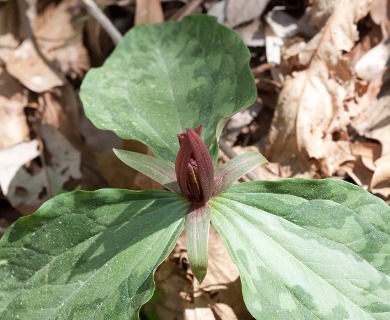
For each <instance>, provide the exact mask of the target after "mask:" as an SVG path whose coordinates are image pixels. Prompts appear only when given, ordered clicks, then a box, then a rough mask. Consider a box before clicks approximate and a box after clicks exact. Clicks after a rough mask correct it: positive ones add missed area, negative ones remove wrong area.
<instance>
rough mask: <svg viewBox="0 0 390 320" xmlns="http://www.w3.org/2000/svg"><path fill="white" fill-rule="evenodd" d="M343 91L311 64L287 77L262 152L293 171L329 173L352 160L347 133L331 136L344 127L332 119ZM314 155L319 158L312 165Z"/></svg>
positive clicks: (271, 159) (339, 105) (296, 172)
mask: <svg viewBox="0 0 390 320" xmlns="http://www.w3.org/2000/svg"><path fill="white" fill-rule="evenodd" d="M343 95H344V91H343V90H342V88H341V87H340V86H338V85H337V84H336V82H334V81H332V80H329V79H325V77H324V76H321V74H320V73H315V72H314V68H313V67H312V69H309V70H306V71H302V72H299V73H297V74H296V76H295V77H294V78H290V79H288V80H287V81H286V82H285V85H284V87H283V89H282V91H281V92H280V95H279V100H278V103H277V107H276V111H275V114H274V118H273V120H272V124H271V129H270V132H269V135H268V145H267V147H266V150H265V156H266V157H267V158H268V159H269V160H270V161H271V162H272V161H274V162H281V163H282V165H290V166H291V167H292V172H293V174H294V175H295V174H298V173H303V172H306V171H307V170H318V169H321V171H322V172H323V173H326V174H327V175H332V174H333V173H334V172H335V171H336V170H337V168H338V167H339V165H340V164H342V163H344V162H345V161H348V160H353V159H354V157H353V156H351V155H350V150H349V148H348V144H347V142H346V141H347V140H348V139H347V137H343V136H340V137H337V139H335V138H334V136H333V132H334V131H339V130H341V129H343V128H342V124H341V123H335V122H334V120H333V119H334V118H335V115H336V114H337V113H338V109H340V108H341V107H342V105H341V103H340V102H341V101H342V97H343ZM344 117H345V116H344ZM341 118H342V117H336V119H341ZM313 159H316V160H318V162H317V163H314V167H312V165H313V162H312V160H313Z"/></svg>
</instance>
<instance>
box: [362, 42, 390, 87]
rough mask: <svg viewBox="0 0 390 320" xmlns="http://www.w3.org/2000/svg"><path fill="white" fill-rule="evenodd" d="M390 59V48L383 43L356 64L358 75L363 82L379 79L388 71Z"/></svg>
mask: <svg viewBox="0 0 390 320" xmlns="http://www.w3.org/2000/svg"><path fill="white" fill-rule="evenodd" d="M389 58H390V47H389V45H388V44H386V43H384V42H381V43H379V44H378V45H377V46H375V47H373V48H372V49H371V50H369V51H368V52H366V53H365V54H364V55H363V56H362V57H361V58H360V59H359V60H358V61H357V63H356V64H355V71H356V74H357V75H358V76H359V77H360V78H361V79H363V80H366V81H372V80H374V79H376V78H379V77H380V76H381V75H382V74H383V73H384V72H385V70H386V65H387V61H388V60H389Z"/></svg>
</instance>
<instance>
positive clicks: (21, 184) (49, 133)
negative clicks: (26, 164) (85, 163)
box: [6, 126, 81, 214]
mask: <svg viewBox="0 0 390 320" xmlns="http://www.w3.org/2000/svg"><path fill="white" fill-rule="evenodd" d="M40 135H41V137H42V139H43V141H44V145H45V150H46V153H47V154H49V155H50V158H49V159H48V160H46V161H45V163H43V164H42V167H40V168H32V169H30V170H26V169H25V168H21V169H20V170H18V172H17V173H16V175H15V176H14V178H13V179H12V181H11V183H10V186H9V192H8V193H7V194H6V197H7V199H8V201H9V202H10V204H11V205H12V206H13V207H14V208H16V209H18V210H19V211H20V212H22V213H25V214H28V213H31V212H34V211H35V210H36V209H37V208H38V207H39V206H40V205H41V204H42V203H43V202H45V201H46V200H47V199H49V198H50V197H52V196H53V195H55V194H56V193H58V191H60V190H61V189H62V188H63V186H64V184H65V183H66V182H68V181H70V180H72V179H80V178H81V172H80V160H81V159H80V153H79V151H77V150H76V149H75V148H74V147H73V146H72V145H71V144H70V143H69V142H68V141H67V139H66V138H65V137H64V136H63V135H62V134H61V133H60V132H59V131H57V130H56V129H54V128H53V127H50V126H42V127H41V130H40ZM43 157H44V156H43V154H42V155H41V159H45V158H43Z"/></svg>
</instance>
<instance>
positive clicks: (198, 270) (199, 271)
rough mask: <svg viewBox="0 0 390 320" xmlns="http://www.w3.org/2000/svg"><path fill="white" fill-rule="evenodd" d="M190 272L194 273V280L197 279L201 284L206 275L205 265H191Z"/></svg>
mask: <svg viewBox="0 0 390 320" xmlns="http://www.w3.org/2000/svg"><path fill="white" fill-rule="evenodd" d="M191 270H192V273H193V274H194V276H195V278H196V280H198V282H199V284H201V283H202V282H203V280H204V278H205V277H206V274H207V267H203V266H194V267H192V266H191Z"/></svg>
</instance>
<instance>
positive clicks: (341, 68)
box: [0, 0, 390, 320]
mask: <svg viewBox="0 0 390 320" xmlns="http://www.w3.org/2000/svg"><path fill="white" fill-rule="evenodd" d="M96 2H97V3H98V4H99V5H100V6H101V8H102V9H103V10H104V12H105V13H106V14H107V16H108V17H109V18H110V19H111V20H112V21H113V22H114V23H115V24H116V27H117V28H118V29H119V30H120V31H121V32H122V33H124V32H126V31H127V30H128V29H129V28H131V27H132V26H133V25H134V24H138V23H158V22H161V21H164V20H170V19H180V18H182V17H183V15H187V14H192V13H208V14H211V15H215V16H217V17H218V21H220V22H221V23H224V24H225V25H227V26H229V27H231V28H233V29H235V30H236V31H237V32H238V33H239V34H240V35H241V37H242V39H243V41H244V42H245V43H246V45H247V46H248V48H249V49H250V51H251V55H252V61H251V67H252V70H253V75H254V78H255V81H256V84H257V88H258V93H259V98H258V100H257V102H256V104H255V105H254V106H252V107H251V108H250V109H248V110H246V111H243V112H241V113H239V114H237V115H235V116H234V117H233V118H232V120H231V121H230V122H228V124H227V126H226V128H225V130H224V132H223V133H222V137H221V138H222V139H223V140H224V141H225V142H226V145H227V146H228V148H231V149H232V150H234V152H235V153H236V154H241V153H243V152H246V151H248V150H258V151H260V152H262V153H263V154H265V156H266V157H267V158H268V160H269V161H270V162H271V163H270V164H269V166H268V167H260V168H258V169H256V170H255V171H254V173H255V175H257V177H258V178H260V179H269V180H275V179H280V178H285V177H296V176H302V177H311V178H323V177H334V178H338V179H347V180H349V181H351V182H354V183H356V184H358V185H360V186H362V187H364V188H366V189H367V190H369V191H371V192H373V193H375V194H377V195H378V196H380V197H382V198H383V199H385V200H387V201H388V202H390V165H389V163H390V140H389V139H390V138H389V137H390V109H389V107H388V105H389V102H390V101H388V100H389V98H388V97H389V88H390V82H389V79H390V77H389V74H388V63H389V61H388V60H389V56H390V51H389V31H390V20H389V17H388V16H387V14H386V8H387V6H388V1H385V0H372V1H365V0H363V1H353V0H341V1H334V0H333V1H329V0H317V1H313V2H311V4H307V2H306V1H297V2H296V3H295V4H294V5H291V4H288V2H287V4H285V5H283V6H276V5H275V2H273V1H245V0H222V1H217V0H216V1H187V2H185V3H184V2H179V1H161V2H160V1H158V0H136V1H123V0H122V1H116V0H110V1H106V0H104V1H103V0H100V1H96ZM113 47H114V44H113V42H112V41H111V40H110V39H109V36H108V35H107V33H106V32H105V31H104V30H103V29H102V27H101V26H100V25H99V23H97V22H96V21H95V20H94V19H93V18H91V17H90V15H89V14H88V12H86V10H85V8H84V7H83V6H82V1H76V0H62V1H55V2H54V1H47V0H44V1H39V2H34V1H33V2H24V1H6V2H4V3H0V120H1V123H2V124H1V126H0V186H1V199H0V200H1V201H0V222H1V228H3V226H8V224H9V223H10V222H11V220H14V219H15V214H9V211H10V210H14V211H15V212H19V213H21V214H28V213H30V212H32V211H33V210H34V209H35V208H37V207H38V206H39V205H41V204H42V203H43V202H44V201H45V200H46V199H48V198H49V197H51V196H53V195H55V194H57V193H59V192H62V191H64V190H72V189H74V188H76V187H82V188H83V189H87V190H92V189H97V188H101V187H107V186H111V187H121V188H129V189H144V188H158V187H159V186H157V185H156V184H155V183H153V182H151V181H150V180H149V179H148V178H146V177H144V176H142V175H141V174H139V173H137V172H134V171H133V170H130V169H129V168H127V167H126V166H123V165H122V163H121V162H120V161H118V160H117V159H116V157H115V156H114V155H113V153H112V151H111V150H112V148H113V147H118V148H122V149H127V150H133V151H138V152H143V153H150V151H148V150H147V148H145V147H144V146H141V145H139V144H137V143H133V142H128V141H126V142H125V141H122V140H121V139H119V138H117V137H115V136H113V135H112V134H110V133H109V132H102V131H98V130H94V129H93V128H91V126H90V123H88V120H87V119H86V118H85V116H84V114H83V112H82V107H81V103H80V101H79V98H78V89H79V85H80V82H81V80H82V79H83V77H84V74H85V72H86V71H88V69H89V68H90V67H91V65H92V66H98V65H99V64H101V63H102V62H103V61H104V59H105V58H106V57H107V56H108V54H109V53H110V52H111V50H112V49H113ZM189 63H190V61H189ZM228 158H229V156H227V155H226V154H225V153H224V152H220V161H221V162H225V161H227V160H228ZM244 179H247V178H244ZM10 217H11V218H10ZM7 219H9V220H10V221H9V222H7V221H6V220H7ZM4 221H6V222H4ZM1 230H3V229H1ZM211 230H212V231H211V238H210V248H209V256H210V262H209V272H208V276H207V277H206V278H205V281H204V282H203V283H202V285H200V286H199V285H197V284H196V282H195V281H194V278H193V275H192V273H191V271H190V270H189V269H188V261H187V260H186V259H187V258H186V249H185V243H184V242H183V239H184V238H181V240H180V241H179V242H178V244H177V246H176V248H175V249H174V251H173V252H172V254H171V255H170V257H169V258H168V259H167V261H166V262H165V263H164V264H163V265H162V266H161V267H160V268H159V269H158V272H157V273H156V279H155V280H156V285H157V290H158V292H159V293H160V298H157V299H156V301H154V302H153V301H152V302H151V303H149V304H147V305H146V306H145V307H144V309H143V312H144V313H145V314H148V312H154V311H156V312H157V313H158V314H159V315H160V318H161V319H169V318H174V317H175V318H176V319H227V320H233V319H250V315H249V313H248V311H247V310H246V308H245V305H244V304H243V302H242V295H241V285H240V282H239V275H238V271H237V269H236V267H235V266H234V264H233V263H232V262H231V261H230V258H229V256H228V254H227V252H226V248H224V246H223V244H222V242H221V241H220V239H219V237H218V235H217V234H216V233H215V231H214V229H211ZM1 232H2V231H1ZM172 297H175V298H172Z"/></svg>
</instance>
